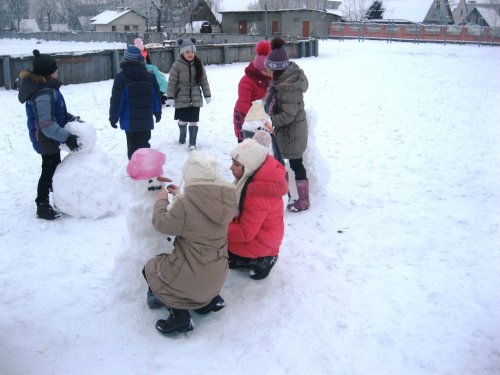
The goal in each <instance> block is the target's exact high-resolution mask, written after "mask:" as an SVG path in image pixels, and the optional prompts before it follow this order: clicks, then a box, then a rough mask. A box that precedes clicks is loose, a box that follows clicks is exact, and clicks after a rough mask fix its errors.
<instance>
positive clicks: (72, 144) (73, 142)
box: [64, 134, 80, 151]
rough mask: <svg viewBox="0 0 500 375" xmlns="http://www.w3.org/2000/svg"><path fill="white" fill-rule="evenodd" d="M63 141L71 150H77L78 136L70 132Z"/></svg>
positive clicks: (78, 146)
mask: <svg viewBox="0 0 500 375" xmlns="http://www.w3.org/2000/svg"><path fill="white" fill-rule="evenodd" d="M64 143H66V146H68V148H69V149H70V150H71V151H78V149H79V148H80V145H79V144H78V137H77V136H76V135H74V134H70V136H69V137H68V139H66V142H64Z"/></svg>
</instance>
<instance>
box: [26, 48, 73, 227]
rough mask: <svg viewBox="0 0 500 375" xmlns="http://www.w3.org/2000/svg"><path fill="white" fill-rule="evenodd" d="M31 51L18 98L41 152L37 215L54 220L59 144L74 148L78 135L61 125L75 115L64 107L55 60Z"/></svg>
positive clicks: (35, 145) (39, 152)
mask: <svg viewBox="0 0 500 375" xmlns="http://www.w3.org/2000/svg"><path fill="white" fill-rule="evenodd" d="M33 55H34V59H33V71H27V70H23V71H22V72H21V73H20V74H19V77H20V78H21V84H20V88H19V95H18V98H19V101H20V102H21V103H23V104H24V103H26V115H27V116H28V130H29V135H30V139H31V142H32V143H33V148H34V149H35V151H36V152H37V153H38V154H40V155H41V156H42V174H41V175H40V179H39V180H38V188H37V197H36V199H35V202H36V206H37V210H36V212H37V216H38V217H39V218H41V219H46V220H54V219H57V218H59V217H61V213H60V212H59V211H57V210H56V209H54V208H53V207H52V206H51V205H50V202H49V193H50V191H51V190H52V178H53V177H54V173H55V171H56V168H57V166H58V165H59V163H60V162H61V153H60V150H59V145H60V144H61V143H66V145H67V146H68V148H69V149H70V150H71V151H76V150H78V147H79V145H78V141H77V140H78V137H77V136H76V135H73V134H71V133H70V132H69V131H68V130H66V129H65V128H64V126H65V125H66V124H67V123H68V122H70V121H74V120H76V119H79V117H78V118H77V117H75V116H73V115H72V114H71V113H69V112H68V111H67V110H66V103H65V101H64V97H63V96H62V94H61V92H60V91H59V88H60V87H61V86H62V82H60V81H59V80H58V79H57V62H56V60H55V59H54V58H53V57H51V56H49V55H44V54H41V53H40V51H38V50H34V51H33Z"/></svg>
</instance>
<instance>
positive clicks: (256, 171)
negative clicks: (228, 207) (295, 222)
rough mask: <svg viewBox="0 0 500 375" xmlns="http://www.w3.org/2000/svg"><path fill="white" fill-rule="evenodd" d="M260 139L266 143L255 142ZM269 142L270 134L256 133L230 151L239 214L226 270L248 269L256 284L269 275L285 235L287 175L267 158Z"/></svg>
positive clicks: (232, 227) (231, 232)
mask: <svg viewBox="0 0 500 375" xmlns="http://www.w3.org/2000/svg"><path fill="white" fill-rule="evenodd" d="M263 136H267V140H266V141H265V142H264V141H262V140H261V141H260V142H257V141H256V139H258V138H261V139H262V138H263ZM270 142H271V137H270V135H269V133H267V132H266V131H264V130H259V131H257V132H256V133H255V136H254V138H253V139H252V138H248V139H245V140H244V141H243V142H241V143H239V144H238V146H237V147H236V148H234V149H233V150H232V151H231V157H232V161H233V163H232V165H231V172H233V175H234V177H235V184H236V201H237V203H238V204H239V206H238V208H239V213H238V215H237V216H236V217H235V218H234V219H233V221H232V222H231V223H230V224H229V229H228V236H227V242H228V252H229V268H249V269H250V277H251V278H252V279H255V280H260V279H263V278H265V277H267V275H268V274H269V272H270V271H271V268H272V267H273V266H274V264H275V263H276V261H277V260H278V253H279V247H280V245H281V241H282V240H283V236H284V233H285V224H284V219H283V210H284V203H283V195H284V194H286V192H287V191H288V184H287V181H286V177H285V175H286V171H285V168H284V167H283V165H282V164H281V163H279V162H278V161H277V160H276V159H275V158H274V157H273V156H271V155H269V144H270Z"/></svg>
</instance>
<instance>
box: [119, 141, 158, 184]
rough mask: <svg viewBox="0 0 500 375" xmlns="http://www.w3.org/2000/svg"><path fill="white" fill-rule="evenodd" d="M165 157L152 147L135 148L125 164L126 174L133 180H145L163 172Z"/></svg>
mask: <svg viewBox="0 0 500 375" xmlns="http://www.w3.org/2000/svg"><path fill="white" fill-rule="evenodd" d="M166 159H167V157H166V156H165V154H164V153H163V152H160V151H158V150H155V149H154V148H140V149H138V150H136V151H135V152H134V153H133V155H132V157H131V158H130V160H129V162H128V164H127V174H128V175H129V176H130V177H131V178H133V179H134V180H147V179H150V178H153V177H158V176H161V175H162V174H163V164H165V160H166Z"/></svg>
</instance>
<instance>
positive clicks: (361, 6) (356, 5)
mask: <svg viewBox="0 0 500 375" xmlns="http://www.w3.org/2000/svg"><path fill="white" fill-rule="evenodd" d="M372 3H373V1H372V0H344V1H343V2H342V5H341V9H342V13H343V16H344V18H345V19H346V20H347V21H351V22H359V21H362V20H364V19H365V18H366V12H367V11H368V9H369V8H370V5H371V4H372Z"/></svg>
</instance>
